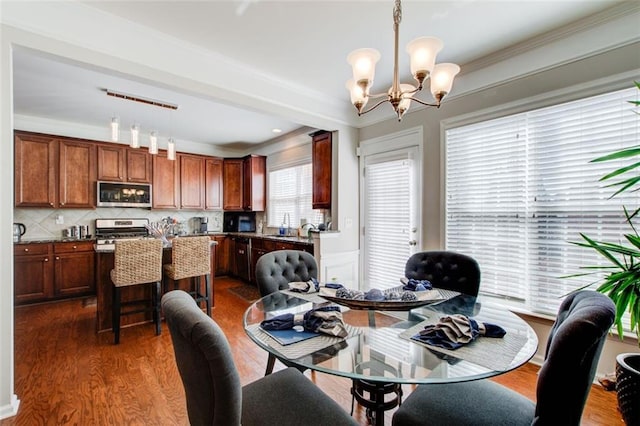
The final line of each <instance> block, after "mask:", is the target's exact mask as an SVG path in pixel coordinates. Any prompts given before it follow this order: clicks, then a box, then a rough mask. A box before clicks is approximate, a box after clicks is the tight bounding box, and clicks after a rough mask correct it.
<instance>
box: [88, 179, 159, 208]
mask: <svg viewBox="0 0 640 426" xmlns="http://www.w3.org/2000/svg"><path fill="white" fill-rule="evenodd" d="M96 199H97V200H98V202H97V206H98V207H140V208H148V207H151V184H148V183H126V182H105V181H98V196H97V197H96Z"/></svg>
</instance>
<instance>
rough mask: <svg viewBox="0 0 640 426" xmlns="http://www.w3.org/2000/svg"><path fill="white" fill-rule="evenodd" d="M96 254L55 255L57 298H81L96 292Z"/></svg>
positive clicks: (86, 252) (55, 289)
mask: <svg viewBox="0 0 640 426" xmlns="http://www.w3.org/2000/svg"><path fill="white" fill-rule="evenodd" d="M94 278H95V253H94V252H93V251H90V252H89V251H78V252H75V253H61V254H56V255H55V278H54V295H55V296H79V295H82V294H90V293H93V292H95V280H94Z"/></svg>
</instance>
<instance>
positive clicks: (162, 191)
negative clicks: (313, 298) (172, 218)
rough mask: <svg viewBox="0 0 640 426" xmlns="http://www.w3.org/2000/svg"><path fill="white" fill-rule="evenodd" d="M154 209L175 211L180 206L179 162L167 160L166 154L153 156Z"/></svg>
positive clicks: (161, 153)
mask: <svg viewBox="0 0 640 426" xmlns="http://www.w3.org/2000/svg"><path fill="white" fill-rule="evenodd" d="M151 190H152V191H153V195H152V199H153V201H152V205H153V208H154V209H177V208H178V207H179V205H180V162H179V161H175V160H169V159H168V158H167V154H166V152H160V153H158V154H156V155H154V156H153V187H152V188H151Z"/></svg>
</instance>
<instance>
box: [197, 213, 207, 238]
mask: <svg viewBox="0 0 640 426" xmlns="http://www.w3.org/2000/svg"><path fill="white" fill-rule="evenodd" d="M193 219H194V224H195V229H194V231H195V232H197V233H199V234H206V233H207V232H208V231H209V218H208V217H206V216H197V217H194V218H193Z"/></svg>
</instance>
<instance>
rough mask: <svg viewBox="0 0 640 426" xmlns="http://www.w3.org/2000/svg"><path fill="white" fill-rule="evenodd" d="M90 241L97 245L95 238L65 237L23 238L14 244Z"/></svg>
mask: <svg viewBox="0 0 640 426" xmlns="http://www.w3.org/2000/svg"><path fill="white" fill-rule="evenodd" d="M85 241H90V242H93V243H95V242H96V239H95V238H63V237H49V238H46V237H42V238H23V239H21V240H20V241H17V242H16V241H14V242H13V244H14V245H17V244H39V243H40V244H42V243H44V244H46V243H73V242H85Z"/></svg>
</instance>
